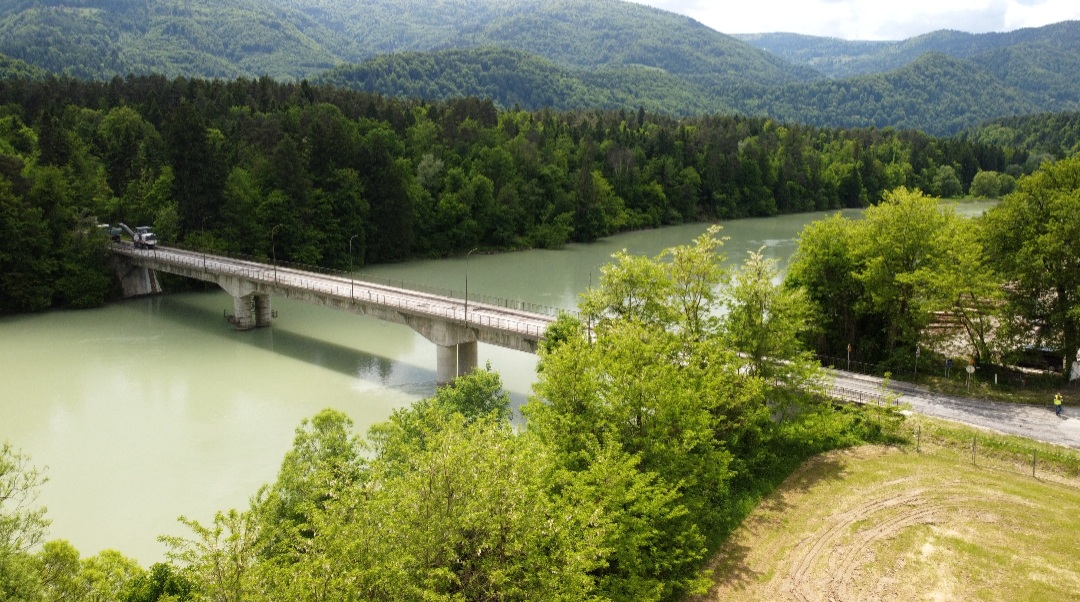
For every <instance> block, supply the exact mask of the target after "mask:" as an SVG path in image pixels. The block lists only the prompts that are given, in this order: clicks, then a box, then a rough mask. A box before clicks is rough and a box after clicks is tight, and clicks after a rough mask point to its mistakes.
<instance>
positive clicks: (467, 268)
mask: <svg viewBox="0 0 1080 602" xmlns="http://www.w3.org/2000/svg"><path fill="white" fill-rule="evenodd" d="M475 252H476V249H473V250H472V251H469V252H468V253H466V254H465V326H468V325H469V257H470V256H471V255H472V254H473V253H475Z"/></svg>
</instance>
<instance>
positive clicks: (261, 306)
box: [254, 294, 274, 328]
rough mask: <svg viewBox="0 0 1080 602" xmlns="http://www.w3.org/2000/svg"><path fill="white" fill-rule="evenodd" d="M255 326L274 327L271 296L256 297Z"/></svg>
mask: <svg viewBox="0 0 1080 602" xmlns="http://www.w3.org/2000/svg"><path fill="white" fill-rule="evenodd" d="M254 297H255V326H256V327H258V328H266V327H267V326H273V325H274V312H273V310H272V309H271V308H270V295H265V294H264V295H255V296H254Z"/></svg>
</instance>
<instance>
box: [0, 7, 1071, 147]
mask: <svg viewBox="0 0 1080 602" xmlns="http://www.w3.org/2000/svg"><path fill="white" fill-rule="evenodd" d="M740 38H741V39H737V38H736V37H732V36H728V35H725V34H722V33H719V32H716V31H714V30H712V29H709V28H708V27H706V26H704V25H702V24H701V23H698V22H696V21H694V20H692V19H690V18H688V17H684V16H681V15H676V14H674V13H670V12H666V11H662V10H659V9H655V8H651V7H646V6H642V5H638V4H633V3H629V2H623V1H621V0H365V1H364V2H354V1H352V0H9V1H8V2H6V3H4V4H3V5H2V6H0V53H2V54H6V55H8V56H10V57H11V58H12V59H14V60H17V61H25V63H26V64H28V65H31V66H33V67H36V68H40V69H45V70H48V71H49V72H52V73H57V74H64V75H69V76H73V77H78V78H87V79H108V78H110V77H113V76H117V75H120V76H125V75H127V74H129V73H135V74H142V73H151V72H153V73H160V74H163V75H166V76H170V77H174V76H185V77H207V78H225V79H233V78H236V77H249V78H252V77H259V76H263V75H268V76H270V77H272V78H275V79H281V80H285V81H296V80H299V79H305V78H306V79H312V80H314V81H321V82H324V83H333V84H336V85H341V86H347V87H350V88H354V89H361V90H366V91H371V92H378V93H382V94H387V95H396V96H407V97H419V98H428V99H445V98H452V97H457V96H482V97H490V98H492V99H493V100H495V101H496V102H497V103H498V104H500V105H502V106H504V107H508V108H509V107H511V106H515V105H517V106H520V107H521V108H525V109H538V108H542V107H553V108H557V109H567V110H573V109H589V108H626V109H634V110H636V109H638V108H639V107H644V108H646V109H647V110H650V111H655V112H661V113H669V114H673V115H684V114H701V113H732V112H739V113H745V114H749V115H755V116H771V117H775V118H778V119H782V120H788V121H796V122H805V123H809V124H814V125H822V126H837V127H839V126H844V127H852V126H857V127H861V126H874V127H887V126H892V127H899V128H917V129H922V130H924V131H927V132H929V133H933V134H950V133H954V132H956V131H958V130H960V129H962V128H965V127H970V126H972V125H975V124H976V123H978V122H979V121H982V120H985V119H990V118H995V117H1003V116H1009V115H1018V114H1027V113H1035V112H1056V111H1070V110H1071V111H1076V110H1080V45H1078V44H1076V43H1075V40H1078V39H1080V22H1076V21H1068V22H1063V23H1058V24H1054V25H1049V26H1046V27H1041V28H1035V29H1025V30H1018V31H1015V32H1008V33H1001V34H978V35H976V34H966V33H961V32H956V31H938V32H933V33H930V34H926V35H924V36H919V37H917V38H912V39H910V40H904V41H899V42H850V41H845V40H837V39H832V38H815V37H810V36H799V35H795V34H759V35H752V36H740ZM15 64H18V65H22V64H23V63H15ZM20 69H21V70H22V71H25V69H24V68H21V67H20ZM17 72H21V71H17Z"/></svg>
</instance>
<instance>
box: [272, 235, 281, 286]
mask: <svg viewBox="0 0 1080 602" xmlns="http://www.w3.org/2000/svg"><path fill="white" fill-rule="evenodd" d="M280 227H281V224H278V225H276V226H274V227H273V228H270V256H271V257H272V258H273V260H274V284H277V246H276V245H275V243H274V233H275V232H277V229H278V228H280Z"/></svg>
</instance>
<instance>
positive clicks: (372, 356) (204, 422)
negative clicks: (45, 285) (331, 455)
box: [0, 203, 989, 566]
mask: <svg viewBox="0 0 1080 602" xmlns="http://www.w3.org/2000/svg"><path fill="white" fill-rule="evenodd" d="M987 206H989V205H988V204H984V203H972V204H962V205H960V206H959V208H960V211H961V212H963V213H965V214H979V213H981V212H982V211H984V210H985V209H986V207H987ZM848 214H849V215H857V212H848ZM823 216H825V214H821V213H814V214H801V215H789V216H780V217H775V218H768V219H750V220H734V221H728V222H725V223H723V224H722V225H723V226H724V230H723V233H722V234H723V235H724V236H727V237H730V240H728V241H727V243H726V244H725V247H724V248H725V252H726V254H727V258H728V261H729V263H737V262H741V261H742V260H743V258H745V257H746V253H747V252H748V251H753V250H757V249H759V248H762V247H764V249H765V254H766V256H769V257H775V258H778V259H779V260H780V261H781V263H782V265H783V264H784V263H786V261H787V260H788V258H789V257H790V254H791V252H792V251H793V250H794V249H795V244H796V243H795V237H796V236H797V234H798V232H799V231H800V230H801V229H802V228H803V226H805V225H806V224H807V223H809V222H810V221H812V220H815V219H820V218H822V217H823ZM706 228H707V225H705V224H692V225H686V226H677V227H670V228H664V229H660V230H650V231H643V232H632V233H627V234H621V235H618V236H613V237H610V238H608V239H604V240H601V241H599V242H596V243H592V244H587V245H570V246H568V247H567V248H565V249H562V250H557V251H549V250H534V251H524V252H519V253H505V254H497V255H483V254H475V253H474V254H473V255H472V256H471V257H469V258H468V259H466V258H454V259H447V260H439V261H418V262H412V263H407V264H398V265H385V266H373V267H370V268H366V269H364V270H363V271H362V272H361V273H362V274H364V275H368V276H371V277H378V278H394V279H399V280H404V281H408V282H417V283H424V284H427V285H433V286H439V287H443V288H448V289H455V290H462V289H463V288H464V286H465V277H466V268H467V270H468V288H469V292H470V295H479V294H485V295H492V296H497V297H504V298H511V299H522V300H526V301H530V302H533V303H540V304H544V305H549V306H552V307H562V308H573V307H574V306H575V304H576V302H577V295H578V294H579V293H581V292H582V291H584V290H586V289H587V288H588V286H589V284H590V282H594V283H595V282H596V281H597V279H598V277H599V267H600V266H601V265H603V264H605V263H607V262H608V261H609V260H610V257H611V254H612V253H615V252H617V251H618V250H620V249H624V248H625V249H627V250H628V251H629V252H631V253H635V254H646V255H650V256H652V255H656V254H657V253H659V252H660V251H661V250H663V249H664V248H666V247H670V246H673V245H679V244H687V243H689V242H690V241H692V240H693V239H694V238H695V237H696V236H698V235H699V234H701V233H702V232H704V231H705V229H706ZM273 303H274V309H275V310H277V312H278V318H277V319H276V320H275V322H274V327H273V328H269V329H260V330H256V331H251V332H243V333H239V332H235V331H234V330H232V327H231V326H230V325H229V324H228V322H226V320H225V319H223V314H224V313H225V312H226V311H229V312H231V311H232V300H231V298H230V297H229V296H228V295H227V294H226V293H224V292H222V291H217V292H209V293H186V294H176V295H165V296H161V297H155V298H142V299H133V300H128V301H124V302H121V303H116V304H113V305H109V306H107V307H104V308H101V309H95V310H87V311H78V312H48V313H44V314H35V315H24V316H9V317H3V318H0V441H8V442H10V443H11V444H12V445H13V446H15V447H16V448H19V449H21V450H22V451H23V452H24V453H26V454H28V455H30V457H31V460H32V462H33V463H34V464H35V465H37V466H47V467H48V468H47V475H48V477H49V482H48V483H47V484H45V485H44V486H43V487H42V488H41V492H40V493H41V495H40V498H39V503H41V504H42V505H45V506H47V507H48V517H49V518H50V519H51V520H52V526H51V529H50V538H60V539H67V540H68V541H70V542H71V543H72V544H73V545H74V546H75V547H76V548H77V549H78V550H79V551H80V553H82V554H83V555H84V556H89V555H92V554H95V553H97V552H98V551H100V550H103V549H108V548H111V549H116V550H119V551H121V552H122V553H123V554H125V555H127V556H130V557H132V558H135V559H136V560H138V561H139V562H140V563H141V564H143V565H144V566H148V565H149V564H151V563H153V562H158V561H160V560H162V559H163V558H164V552H165V547H164V545H163V544H161V543H159V542H158V541H157V536H158V535H160V534H174V535H183V534H186V530H185V528H183V527H182V526H181V525H179V524H178V523H177V522H176V518H177V517H178V516H180V515H185V516H188V517H190V518H194V519H196V520H200V521H203V522H204V523H205V522H207V521H209V520H211V519H212V518H213V514H214V512H215V511H217V510H227V509H229V508H246V507H247V504H248V500H249V499H250V497H251V496H252V495H254V494H255V493H256V491H257V490H258V488H259V486H261V485H262V484H264V483H268V482H270V481H272V480H273V479H274V478H275V476H276V474H277V470H278V467H279V465H280V462H281V459H282V457H283V456H284V454H285V452H286V451H287V450H288V449H289V447H290V446H291V443H292V438H293V433H294V430H295V429H296V427H297V426H298V425H299V424H300V421H301V420H302V419H304V418H306V417H310V416H312V415H314V414H315V413H317V412H318V411H319V410H321V409H323V408H327V407H330V408H335V409H338V410H341V411H342V412H345V413H346V414H347V415H348V416H350V417H351V418H352V420H353V421H354V422H355V424H356V429H357V432H361V433H362V432H365V431H366V430H367V428H368V427H369V426H371V425H372V424H374V423H376V422H379V421H382V420H384V419H386V418H387V417H388V416H389V415H390V413H391V412H392V411H393V410H394V409H395V408H402V407H406V406H408V405H409V404H410V403H412V402H413V401H415V400H417V399H419V398H421V397H425V396H429V395H431V394H432V393H433V392H434V390H435V346H434V345H433V344H432V343H430V342H428V341H427V340H426V339H424V338H422V337H421V336H420V335H418V334H416V333H415V332H413V331H412V330H410V329H409V328H407V327H405V326H401V325H396V324H390V323H386V322H380V321H378V320H374V319H369V318H363V317H358V316H355V315H352V314H347V313H343V312H337V311H334V310H329V309H324V308H319V307H315V306H310V305H305V304H301V303H297V302H292V301H289V300H287V299H274V301H273ZM479 359H480V364H481V365H484V364H485V363H486V362H490V364H491V366H492V368H493V369H495V370H497V371H498V372H499V373H500V374H501V375H502V378H503V382H504V384H505V386H506V388H507V390H508V391H510V392H511V395H512V397H513V399H514V402H515V404H520V403H521V402H522V401H524V400H525V399H526V397H527V395H528V393H529V389H530V387H531V385H532V382H533V380H534V368H535V365H536V357H535V356H533V355H530V354H526V353H521V352H516V351H510V350H506V349H502V348H499V347H492V346H488V345H480V346H479Z"/></svg>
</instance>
